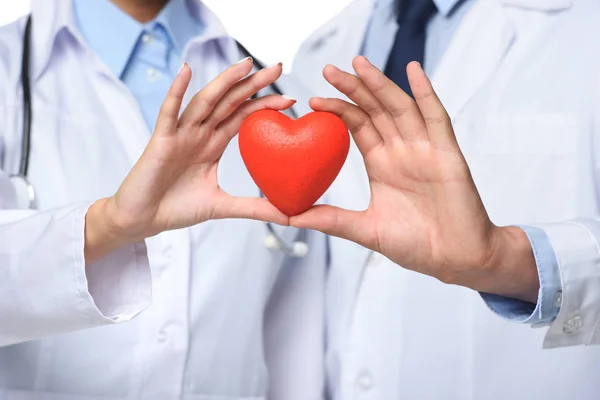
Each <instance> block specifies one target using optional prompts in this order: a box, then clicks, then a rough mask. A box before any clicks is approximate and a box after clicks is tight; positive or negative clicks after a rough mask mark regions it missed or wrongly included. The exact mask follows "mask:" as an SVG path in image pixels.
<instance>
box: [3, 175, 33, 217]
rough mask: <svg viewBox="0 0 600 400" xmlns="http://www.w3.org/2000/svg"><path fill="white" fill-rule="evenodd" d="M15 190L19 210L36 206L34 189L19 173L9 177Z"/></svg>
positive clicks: (31, 208)
mask: <svg viewBox="0 0 600 400" xmlns="http://www.w3.org/2000/svg"><path fill="white" fill-rule="evenodd" d="M9 179H10V182H11V184H12V187H13V188H14V191H15V202H16V206H17V208H18V209H20V210H33V209H35V208H36V206H37V204H36V198H35V189H34V188H33V185H32V184H31V183H29V181H28V180H27V179H25V178H24V177H22V176H19V175H13V176H11V177H9Z"/></svg>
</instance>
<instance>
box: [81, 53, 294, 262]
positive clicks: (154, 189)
mask: <svg viewBox="0 0 600 400" xmlns="http://www.w3.org/2000/svg"><path fill="white" fill-rule="evenodd" d="M251 70H252V61H251V59H250V58H247V59H245V60H242V61H241V62H240V63H238V64H235V65H233V66H231V67H229V68H228V69H227V70H225V71H224V72H223V73H222V74H220V75H219V76H218V77H217V78H215V79H214V80H213V81H212V82H210V83H209V84H208V85H207V86H206V87H205V88H204V89H202V90H201V91H200V92H198V93H197V94H196V95H195V96H194V97H193V99H192V100H191V101H190V103H189V105H188V106H187V107H186V109H185V110H184V111H183V113H182V114H181V116H180V117H179V111H180V108H181V104H182V100H183V96H184V94H185V92H186V89H187V87H188V85H189V82H190V80H191V76H192V71H191V69H190V67H189V66H188V65H187V64H185V65H184V66H183V67H182V69H181V71H180V72H179V74H178V75H177V77H176V78H175V80H174V82H173V84H172V86H171V88H170V90H169V93H168V94H167V97H166V99H165V101H164V103H163V105H162V108H161V110H160V113H159V116H158V120H157V123H156V129H155V130H154V134H153V135H152V138H151V140H150V142H149V144H148V146H147V147H146V149H145V150H144V153H143V154H142V156H141V157H140V159H139V161H138V162H137V163H136V164H135V166H134V167H133V169H132V170H131V172H130V173H129V175H128V176H127V177H126V179H125V181H124V182H123V183H122V185H121V187H120V188H119V190H118V192H117V193H116V194H115V195H114V196H112V197H110V198H108V199H104V200H101V201H98V202H96V203H94V205H93V206H92V207H91V208H90V210H89V211H88V214H87V217H86V260H87V261H88V262H89V261H91V260H94V259H97V258H99V257H102V256H103V255H105V254H107V253H109V252H111V251H114V250H115V249H116V248H118V247H120V246H122V245H124V244H128V243H134V242H136V241H139V240H142V239H144V238H147V237H150V236H154V235H156V234H158V233H160V232H163V231H166V230H171V229H178V228H184V227H189V226H192V225H196V224H199V223H202V222H204V221H207V220H210V219H220V218H251V219H259V220H263V221H269V222H274V223H279V224H284V225H287V223H288V218H287V216H285V215H284V214H282V213H281V212H280V211H278V210H277V209H276V208H275V207H274V206H272V205H271V204H270V203H269V202H268V201H267V200H265V199H261V198H237V197H232V196H230V195H228V194H227V193H225V192H224V191H223V190H221V188H220V187H219V185H218V183H217V166H218V163H219V160H220V158H221V156H222V155H223V152H224V151H225V148H226V147H227V145H228V143H229V142H230V141H231V139H232V138H233V137H234V136H235V135H236V134H237V132H238V130H239V128H240V125H241V123H242V121H243V120H244V119H245V118H246V117H247V116H248V115H249V114H250V113H252V112H255V111H258V110H261V109H265V108H269V109H275V110H282V109H286V108H289V107H290V106H291V105H292V104H293V103H294V100H291V99H286V98H284V97H282V96H278V95H273V96H266V97H262V98H259V99H254V100H248V98H250V97H251V96H252V95H253V94H255V93H256V92H258V91H259V90H260V89H262V88H265V87H267V86H268V85H270V84H271V83H272V82H274V81H275V80H277V79H278V78H279V76H280V75H281V73H282V69H281V65H280V64H279V65H276V66H274V67H271V68H266V69H263V70H261V71H259V72H257V73H255V74H253V75H250V76H248V77H246V75H248V74H249V73H250V71H251ZM244 77H246V78H244Z"/></svg>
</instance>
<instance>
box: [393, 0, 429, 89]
mask: <svg viewBox="0 0 600 400" xmlns="http://www.w3.org/2000/svg"><path fill="white" fill-rule="evenodd" d="M436 12H437V7H436V6H435V4H434V3H433V0H396V15H397V20H398V31H397V32H396V39H395V40H394V45H393V46H392V50H391V52H390V55H389V56H388V61H387V64H386V67H385V71H384V72H385V74H386V76H387V77H388V78H390V79H391V80H392V81H394V83H396V85H398V86H400V88H402V90H404V91H405V92H406V93H408V94H409V95H410V96H412V91H411V90H410V86H409V84H408V78H407V76H406V66H407V65H408V63H410V62H411V61H418V62H420V63H421V64H423V62H424V58H425V33H426V27H427V23H428V22H429V20H430V19H431V17H433V15H435V13H436Z"/></svg>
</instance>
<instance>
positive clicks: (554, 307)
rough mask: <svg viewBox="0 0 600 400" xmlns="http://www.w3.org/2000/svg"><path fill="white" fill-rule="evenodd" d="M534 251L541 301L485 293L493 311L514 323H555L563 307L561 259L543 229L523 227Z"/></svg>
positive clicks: (489, 306) (534, 324)
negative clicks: (559, 262) (559, 259)
mask: <svg viewBox="0 0 600 400" xmlns="http://www.w3.org/2000/svg"><path fill="white" fill-rule="evenodd" d="M520 228H521V229H522V230H523V231H524V232H525V234H526V235H527V238H528V239H529V243H530V245H531V248H532V250H533V255H534V258H535V263H536V266H537V271H538V277H539V280H540V289H539V291H538V298H537V303H536V304H532V303H529V302H525V301H521V300H517V299H512V298H508V297H503V296H498V295H494V294H489V293H481V297H482V298H483V300H484V301H485V302H486V305H487V306H488V308H489V309H490V310H492V311H493V312H495V313H496V314H498V315H499V316H500V317H502V318H504V319H507V320H509V321H511V322H518V323H523V324H532V325H533V326H545V325H547V324H549V323H550V322H552V321H553V320H554V319H555V318H556V316H557V315H558V312H559V310H560V306H561V293H562V285H561V280H560V270H559V267H558V259H557V257H556V253H555V252H554V248H553V247H552V243H551V242H550V238H548V236H547V235H546V233H545V232H544V230H543V229H541V228H538V227H534V226H521V227H520Z"/></svg>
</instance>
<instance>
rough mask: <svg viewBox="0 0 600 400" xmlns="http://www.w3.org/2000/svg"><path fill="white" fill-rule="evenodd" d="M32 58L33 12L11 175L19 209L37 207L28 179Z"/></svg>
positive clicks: (27, 31) (25, 46)
mask: <svg viewBox="0 0 600 400" xmlns="http://www.w3.org/2000/svg"><path fill="white" fill-rule="evenodd" d="M30 58H31V14H30V15H29V16H28V17H27V22H26V23H25V35H24V37H23V56H22V59H21V87H22V90H23V128H22V133H21V161H20V162H19V172H18V173H17V174H16V175H12V176H10V177H9V178H10V182H11V184H12V185H13V188H14V190H15V195H16V203H17V204H16V206H17V207H18V208H19V209H35V208H36V197H35V189H34V188H33V185H31V183H29V181H28V180H27V174H28V172H29V158H30V157H29V156H30V154H31V121H32V115H33V113H32V106H31V103H32V101H31V77H30V75H29V66H30V63H31V61H30Z"/></svg>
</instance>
